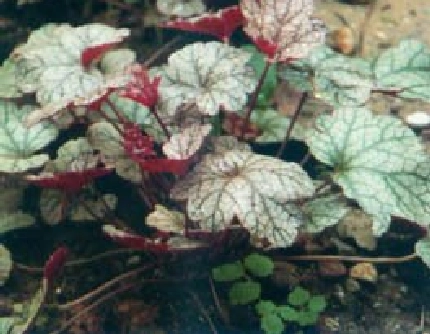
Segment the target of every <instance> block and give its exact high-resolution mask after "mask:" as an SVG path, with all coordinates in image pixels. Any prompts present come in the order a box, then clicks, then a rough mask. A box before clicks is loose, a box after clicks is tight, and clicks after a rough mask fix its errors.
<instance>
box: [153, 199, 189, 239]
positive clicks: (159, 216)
mask: <svg viewBox="0 0 430 334" xmlns="http://www.w3.org/2000/svg"><path fill="white" fill-rule="evenodd" d="M146 225H148V226H151V227H154V228H156V229H157V230H159V231H163V232H169V233H177V234H181V233H183V232H184V229H185V215H184V214H183V213H182V212H179V211H173V210H168V209H167V208H166V207H164V206H162V205H160V204H155V209H154V211H152V212H151V213H150V214H149V215H148V216H147V217H146Z"/></svg>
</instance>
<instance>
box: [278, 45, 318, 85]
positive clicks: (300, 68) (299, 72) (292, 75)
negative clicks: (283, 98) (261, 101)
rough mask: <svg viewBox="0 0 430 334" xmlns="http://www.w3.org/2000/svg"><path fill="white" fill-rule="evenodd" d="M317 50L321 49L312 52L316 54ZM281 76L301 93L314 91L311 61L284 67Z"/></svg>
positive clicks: (300, 61)
mask: <svg viewBox="0 0 430 334" xmlns="http://www.w3.org/2000/svg"><path fill="white" fill-rule="evenodd" d="M316 49H320V48H315V49H314V50H312V51H311V52H312V53H314V52H315V50H316ZM279 75H280V77H281V78H283V79H284V80H286V81H287V82H288V84H289V85H290V86H292V87H293V88H294V89H296V90H298V91H300V92H312V91H313V85H312V77H313V69H312V67H311V64H309V61H307V60H305V59H301V60H297V61H294V62H292V63H291V64H290V65H288V66H286V67H284V68H283V69H282V70H281V71H280V73H279Z"/></svg>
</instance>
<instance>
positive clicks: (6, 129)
mask: <svg viewBox="0 0 430 334" xmlns="http://www.w3.org/2000/svg"><path fill="white" fill-rule="evenodd" d="M32 109H33V107H31V106H23V107H21V108H19V107H18V106H17V105H16V104H14V103H12V102H6V101H0V143H1V145H0V171H1V172H6V173H22V172H25V171H27V170H29V169H33V168H38V167H41V166H42V165H43V164H44V163H45V162H46V161H48V159H49V157H48V155H47V154H35V153H36V152H37V151H39V150H40V149H41V148H43V147H45V146H46V145H47V144H49V143H50V142H51V141H53V140H54V139H55V138H56V137H57V135H58V130H57V129H56V128H55V127H54V126H53V125H52V124H49V123H40V124H37V125H36V126H33V127H31V128H27V127H25V126H24V125H23V124H22V119H23V117H24V116H25V115H27V114H28V112H29V111H30V110H32Z"/></svg>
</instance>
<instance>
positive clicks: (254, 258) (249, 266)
mask: <svg viewBox="0 0 430 334" xmlns="http://www.w3.org/2000/svg"><path fill="white" fill-rule="evenodd" d="M243 264H244V266H245V268H246V270H248V271H249V272H250V273H251V274H252V275H254V276H257V277H267V276H269V275H271V274H273V268H274V267H275V265H274V264H273V261H272V259H271V258H270V257H268V256H264V255H260V254H256V253H254V254H250V255H248V256H247V257H245V259H244V261H243Z"/></svg>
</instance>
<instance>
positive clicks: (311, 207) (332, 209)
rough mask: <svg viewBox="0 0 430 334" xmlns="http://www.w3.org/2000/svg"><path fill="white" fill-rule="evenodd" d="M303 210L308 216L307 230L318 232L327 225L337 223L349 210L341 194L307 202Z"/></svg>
mask: <svg viewBox="0 0 430 334" xmlns="http://www.w3.org/2000/svg"><path fill="white" fill-rule="evenodd" d="M302 210H303V212H304V214H305V216H306V217H307V218H308V219H307V221H306V223H305V226H304V228H305V230H306V231H307V232H310V233H318V232H321V231H322V230H324V229H325V228H326V227H329V226H333V225H336V224H337V223H338V222H339V221H340V220H341V219H342V218H343V217H344V216H345V215H346V214H347V213H348V211H349V208H348V207H347V206H346V203H345V201H344V200H342V198H341V196H339V195H328V196H324V197H319V198H315V199H313V200H311V201H309V202H307V203H306V204H305V205H304V206H303V207H302Z"/></svg>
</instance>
